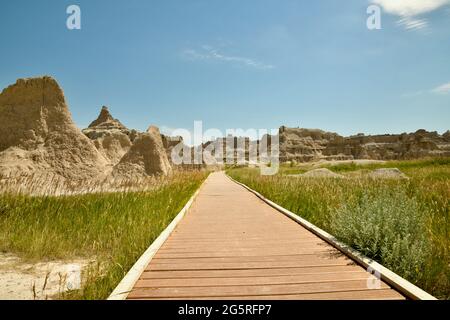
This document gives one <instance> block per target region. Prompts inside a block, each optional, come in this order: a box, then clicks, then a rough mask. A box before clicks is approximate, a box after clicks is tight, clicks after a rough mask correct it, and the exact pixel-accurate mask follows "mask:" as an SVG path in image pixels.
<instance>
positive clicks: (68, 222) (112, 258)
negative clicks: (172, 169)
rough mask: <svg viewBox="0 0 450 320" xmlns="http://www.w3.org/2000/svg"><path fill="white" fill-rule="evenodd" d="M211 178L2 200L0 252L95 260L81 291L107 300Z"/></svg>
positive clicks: (80, 295)
mask: <svg viewBox="0 0 450 320" xmlns="http://www.w3.org/2000/svg"><path fill="white" fill-rule="evenodd" d="M206 176H207V173H202V172H191V173H179V174H176V175H174V176H172V177H170V178H167V180H166V181H165V182H164V183H163V184H161V185H160V186H156V187H153V188H152V190H151V191H145V192H118V193H100V194H85V195H72V196H60V197H45V196H43V197H31V196H26V195H17V194H16V195H13V194H3V195H1V196H0V250H1V251H3V252H8V253H15V254H17V255H19V256H21V257H23V258H24V259H27V260H31V261H43V260H52V259H73V258H88V259H92V258H93V259H95V261H96V263H95V264H93V265H91V266H90V268H89V269H88V270H87V272H85V274H84V276H83V280H84V283H85V284H84V286H83V288H82V289H81V290H78V291H74V292H71V293H69V294H66V295H65V296H63V297H62V298H71V299H104V298H106V297H107V296H108V295H109V294H110V293H111V292H112V290H113V289H114V288H115V287H116V286H117V284H118V283H119V281H120V280H121V279H122V278H123V277H124V275H125V274H126V273H127V271H128V270H129V269H130V268H131V266H132V265H133V264H134V263H135V262H136V260H137V259H138V258H139V256H140V255H141V254H142V253H143V252H144V251H145V249H147V248H148V246H149V245H150V244H151V243H152V242H153V240H155V239H156V238H157V237H158V235H159V234H160V233H161V232H162V231H163V230H164V229H165V227H166V226H167V225H168V224H169V223H170V222H171V221H172V220H173V218H174V217H175V216H176V214H177V213H178V212H179V211H180V210H181V208H182V207H183V206H184V205H185V204H186V202H187V201H188V200H189V198H190V197H191V196H192V195H193V193H194V192H195V190H197V189H198V187H199V186H200V185H201V183H202V182H203V180H204V179H205V178H206Z"/></svg>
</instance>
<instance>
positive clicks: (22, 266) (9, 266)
mask: <svg viewBox="0 0 450 320" xmlns="http://www.w3.org/2000/svg"><path fill="white" fill-rule="evenodd" d="M90 262H91V261H88V260H81V259H80V260H73V261H50V262H38V263H30V262H25V261H23V260H22V259H21V258H19V257H17V256H15V255H13V254H5V253H0V300H45V299H55V298H58V297H59V295H60V294H61V293H63V292H66V291H69V290H76V289H79V288H80V286H81V280H82V279H81V274H82V271H83V270H84V269H85V268H86V267H87V266H88V265H89V263H90Z"/></svg>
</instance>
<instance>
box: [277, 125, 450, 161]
mask: <svg viewBox="0 0 450 320" xmlns="http://www.w3.org/2000/svg"><path fill="white" fill-rule="evenodd" d="M279 135H280V158H281V161H282V162H286V161H299V162H305V161H313V160H353V159H373V160H407V159H418V158H424V157H442V156H450V139H449V138H450V133H449V132H448V131H447V132H446V133H444V134H443V135H439V134H438V133H437V132H428V131H426V130H418V131H416V132H414V133H402V134H399V135H389V134H387V135H373V136H370V135H369V136H366V135H364V134H358V135H355V136H351V137H343V136H340V135H338V134H336V133H333V132H325V131H322V130H311V129H300V128H286V127H281V128H280V131H279Z"/></svg>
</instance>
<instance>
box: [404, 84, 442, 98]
mask: <svg viewBox="0 0 450 320" xmlns="http://www.w3.org/2000/svg"><path fill="white" fill-rule="evenodd" d="M424 94H441V95H443V94H450V82H449V83H444V84H442V85H440V86H437V87H436V88H433V89H430V90H419V91H414V92H409V93H404V94H402V98H414V97H417V96H421V95H424Z"/></svg>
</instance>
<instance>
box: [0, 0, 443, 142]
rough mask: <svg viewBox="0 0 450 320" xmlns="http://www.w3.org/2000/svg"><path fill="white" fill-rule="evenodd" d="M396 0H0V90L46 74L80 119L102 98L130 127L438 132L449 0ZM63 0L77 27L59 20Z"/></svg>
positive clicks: (83, 123)
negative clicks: (373, 22) (197, 124)
mask: <svg viewBox="0 0 450 320" xmlns="http://www.w3.org/2000/svg"><path fill="white" fill-rule="evenodd" d="M396 1H397V2H395V1H394V2H395V3H394V4H393V2H392V0H372V1H361V0H345V1H344V0H341V1H336V0H318V1H298V0H282V1H280V0H246V1H241V0H226V1H225V0H221V1H219V0H177V1H175V0H165V1H162V0H161V1H157V0H150V1H144V0H128V1H117V0H108V1H103V0H89V1H87V0H86V1H75V0H73V1H64V0H41V1H28V0H15V1H8V2H6V1H2V3H1V5H0V26H1V28H0V39H1V41H2V46H1V50H0V87H1V88H4V87H6V86H7V85H9V84H11V83H14V82H15V80H16V79H17V78H22V77H32V76H38V75H45V74H48V75H52V76H54V77H55V78H56V79H57V80H58V81H59V83H60V85H61V86H62V87H63V89H64V91H65V94H66V98H67V100H68V103H69V106H70V110H71V112H72V115H73V117H74V120H75V121H76V123H77V124H78V126H80V127H85V126H87V125H88V124H89V123H90V122H91V121H92V120H93V119H95V117H96V116H97V114H98V112H99V110H100V107H101V106H102V105H107V106H109V107H110V110H111V111H112V113H113V115H114V116H115V117H117V118H119V119H120V120H121V121H122V122H123V123H124V124H125V125H127V126H128V127H130V128H137V129H140V130H145V129H146V128H147V127H148V126H149V125H150V124H156V125H158V126H161V127H163V128H188V129H189V128H192V127H193V121H194V120H202V121H203V125H204V127H206V128H219V129H221V130H225V129H226V128H243V129H246V128H257V129H259V128H267V129H270V128H278V127H279V126H281V125H287V126H293V127H297V126H300V127H307V128H321V129H324V130H329V131H335V132H338V133H340V134H344V135H350V134H355V133H359V132H365V133H370V134H375V133H401V132H405V131H407V132H410V131H415V130H417V129H419V128H425V129H428V130H437V131H439V132H443V131H445V130H447V129H450V125H449V123H450V5H449V3H450V1H448V0H422V1H417V0H396ZM371 2H374V3H376V4H377V5H379V6H380V8H381V9H382V16H381V18H382V29H381V30H372V31H370V30H368V29H367V27H366V19H367V17H368V15H367V13H366V9H367V7H368V6H369V5H370V4H371ZM71 4H76V5H79V6H80V8H81V13H82V16H81V23H82V25H81V27H82V28H81V30H68V29H67V28H66V19H67V16H68V15H67V14H66V8H67V7H68V6H69V5H71ZM166 130H167V129H166Z"/></svg>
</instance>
